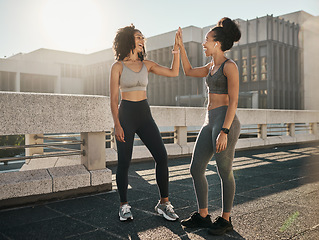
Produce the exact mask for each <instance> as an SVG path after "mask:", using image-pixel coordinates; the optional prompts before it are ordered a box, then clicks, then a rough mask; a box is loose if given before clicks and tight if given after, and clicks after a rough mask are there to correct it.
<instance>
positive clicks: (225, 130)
mask: <svg viewBox="0 0 319 240" xmlns="http://www.w3.org/2000/svg"><path fill="white" fill-rule="evenodd" d="M221 130H222V131H223V132H224V133H226V134H228V133H229V129H228V128H222V129H221Z"/></svg>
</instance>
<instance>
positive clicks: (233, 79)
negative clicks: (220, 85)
mask: <svg viewBox="0 0 319 240" xmlns="http://www.w3.org/2000/svg"><path fill="white" fill-rule="evenodd" d="M224 74H225V76H226V77H227V83H228V98H229V104H228V108H227V112H226V116H225V120H224V124H223V128H228V129H229V128H230V126H231V124H232V122H233V120H234V117H235V114H236V110H237V106H238V94H239V74H238V68H237V65H236V63H234V62H233V61H231V62H229V63H226V64H225V67H224Z"/></svg>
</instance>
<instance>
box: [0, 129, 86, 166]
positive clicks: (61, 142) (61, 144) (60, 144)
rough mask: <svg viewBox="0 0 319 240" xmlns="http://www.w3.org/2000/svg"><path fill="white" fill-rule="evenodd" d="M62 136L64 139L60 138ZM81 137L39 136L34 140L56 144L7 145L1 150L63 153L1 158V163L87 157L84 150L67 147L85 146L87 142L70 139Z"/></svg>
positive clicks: (1, 147) (0, 148)
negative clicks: (76, 156) (40, 149)
mask: <svg viewBox="0 0 319 240" xmlns="http://www.w3.org/2000/svg"><path fill="white" fill-rule="evenodd" d="M60 136H62V137H60ZM75 136H80V135H79V134H73V135H54V136H53V135H50V136H38V135H35V136H34V139H35V140H37V139H43V140H53V141H55V142H47V143H43V144H28V145H11V146H10V145H6V146H0V150H9V149H19V148H23V149H30V148H33V149H34V148H47V149H54V150H58V151H61V152H54V153H52V152H46V153H44V154H35V155H32V156H19V157H3V158H0V162H4V163H5V164H6V163H8V162H9V161H17V160H26V159H38V158H49V157H62V156H71V155H83V156H85V151H84V150H77V149H72V148H67V147H65V146H68V145H83V146H84V145H85V141H84V140H83V141H80V140H74V139H71V138H70V137H75Z"/></svg>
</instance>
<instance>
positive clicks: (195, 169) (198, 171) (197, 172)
mask: <svg viewBox="0 0 319 240" xmlns="http://www.w3.org/2000/svg"><path fill="white" fill-rule="evenodd" d="M189 172H190V174H191V175H192V177H193V178H197V177H201V176H205V169H204V171H203V170H202V168H201V167H200V166H198V165H196V164H192V165H191V167H190V169H189Z"/></svg>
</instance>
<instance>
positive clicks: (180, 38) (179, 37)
mask: <svg viewBox="0 0 319 240" xmlns="http://www.w3.org/2000/svg"><path fill="white" fill-rule="evenodd" d="M175 44H176V45H178V46H179V47H181V46H183V33H182V29H181V27H179V28H178V30H177V32H176V35H175Z"/></svg>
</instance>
